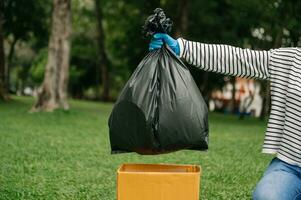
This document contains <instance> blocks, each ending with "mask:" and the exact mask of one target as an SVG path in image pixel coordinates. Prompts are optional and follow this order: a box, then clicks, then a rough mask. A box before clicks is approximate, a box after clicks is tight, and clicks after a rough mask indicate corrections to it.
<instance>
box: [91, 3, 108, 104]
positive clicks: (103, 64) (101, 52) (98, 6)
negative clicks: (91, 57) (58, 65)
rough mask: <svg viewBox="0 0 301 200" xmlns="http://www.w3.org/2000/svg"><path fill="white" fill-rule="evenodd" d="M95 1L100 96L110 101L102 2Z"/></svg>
mask: <svg viewBox="0 0 301 200" xmlns="http://www.w3.org/2000/svg"><path fill="white" fill-rule="evenodd" d="M94 1H95V13H96V18H97V33H98V34H97V42H98V48H97V49H98V65H99V67H100V70H101V81H102V95H101V98H102V100H103V101H108V100H109V99H110V96H109V95H110V93H109V92H110V85H109V79H110V77H109V70H108V67H109V59H108V56H107V53H106V48H105V47H106V46H105V41H106V39H105V33H104V29H103V20H104V19H103V11H102V10H103V2H102V1H101V0H94Z"/></svg>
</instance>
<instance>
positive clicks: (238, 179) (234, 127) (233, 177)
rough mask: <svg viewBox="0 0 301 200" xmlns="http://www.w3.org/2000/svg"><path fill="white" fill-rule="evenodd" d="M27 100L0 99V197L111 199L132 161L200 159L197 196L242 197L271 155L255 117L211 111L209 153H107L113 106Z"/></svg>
mask: <svg viewBox="0 0 301 200" xmlns="http://www.w3.org/2000/svg"><path fill="white" fill-rule="evenodd" d="M32 103H33V99H32V98H25V97H13V101H11V102H10V103H5V104H0V110H1V112H0V119H1V122H0V132H1V134H0V158H1V162H0V169H1V170H0V185H1V187H0V199H101V200H114V199H116V170H117V168H118V167H119V165H120V164H122V163H127V162H131V163H174V164H197V165H201V167H202V179H201V199H202V200H207V199H209V200H212V199H219V200H223V199H224V200H228V199H237V200H247V199H250V198H251V193H252V189H253V188H254V187H255V185H256V182H257V181H258V180H259V179H260V177H261V176H262V173H263V171H264V170H265V168H266V167H267V165H268V163H269V161H270V160H271V158H272V157H271V156H266V155H263V154H261V146H262V140H263V137H264V130H265V126H266V122H262V121H258V119H254V118H246V119H245V120H244V121H241V120H238V119H237V118H236V117H233V116H224V115H220V114H213V113H211V114H210V116H209V122H210V125H211V126H210V131H211V132H210V147H209V151H208V152H197V151H179V152H175V153H170V154H165V155H159V156H140V155H137V154H134V153H132V154H119V155H111V154H110V146H109V138H108V126H107V120H108V116H109V113H110V111H111V109H112V104H102V103H91V102H85V101H74V100H72V101H71V107H72V109H71V111H70V112H63V111H61V110H59V111H55V112H54V113H34V114H30V113H28V110H29V109H30V107H31V105H32ZM8 116H9V117H8ZM16 122H17V123H16Z"/></svg>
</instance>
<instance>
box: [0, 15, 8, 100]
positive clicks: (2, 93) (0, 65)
mask: <svg viewBox="0 0 301 200" xmlns="http://www.w3.org/2000/svg"><path fill="white" fill-rule="evenodd" d="M7 99H8V95H7V90H6V86H5V55H4V31H3V15H2V14H1V13H0V100H7Z"/></svg>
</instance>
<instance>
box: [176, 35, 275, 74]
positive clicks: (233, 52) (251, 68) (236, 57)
mask: <svg viewBox="0 0 301 200" xmlns="http://www.w3.org/2000/svg"><path fill="white" fill-rule="evenodd" d="M177 42H178V44H179V50H180V51H179V56H180V57H181V58H183V59H185V60H186V61H187V62H188V63H189V64H191V65H194V66H196V67H199V68H201V69H203V70H205V71H212V72H217V73H222V74H226V75H232V76H239V77H246V78H258V79H269V77H270V73H269V67H268V66H269V60H270V51H255V50H250V49H242V48H238V47H233V46H229V45H221V44H204V43H199V42H192V41H188V40H185V39H183V38H179V39H177Z"/></svg>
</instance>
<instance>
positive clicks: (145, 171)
mask: <svg viewBox="0 0 301 200" xmlns="http://www.w3.org/2000/svg"><path fill="white" fill-rule="evenodd" d="M200 177H201V168H200V167H199V166H197V165H169V164H168V165H167V164H122V165H121V166H120V168H119V169H118V172H117V200H198V199H199V188H200Z"/></svg>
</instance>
